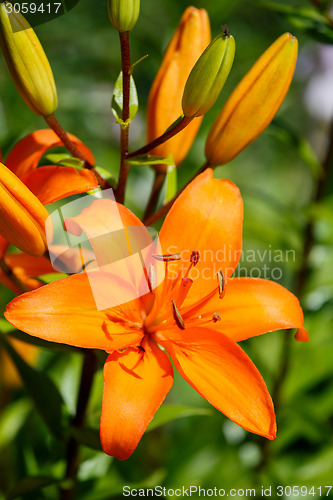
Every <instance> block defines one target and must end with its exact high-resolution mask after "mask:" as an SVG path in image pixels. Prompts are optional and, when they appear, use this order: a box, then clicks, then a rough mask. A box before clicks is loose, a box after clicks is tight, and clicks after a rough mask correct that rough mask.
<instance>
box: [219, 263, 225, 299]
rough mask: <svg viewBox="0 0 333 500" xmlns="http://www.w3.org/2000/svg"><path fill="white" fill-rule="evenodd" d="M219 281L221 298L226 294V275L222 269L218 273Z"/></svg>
mask: <svg viewBox="0 0 333 500" xmlns="http://www.w3.org/2000/svg"><path fill="white" fill-rule="evenodd" d="M217 281H218V284H219V297H220V299H223V297H224V294H225V279H224V275H223V272H222V271H221V269H220V270H219V272H218V273H217Z"/></svg>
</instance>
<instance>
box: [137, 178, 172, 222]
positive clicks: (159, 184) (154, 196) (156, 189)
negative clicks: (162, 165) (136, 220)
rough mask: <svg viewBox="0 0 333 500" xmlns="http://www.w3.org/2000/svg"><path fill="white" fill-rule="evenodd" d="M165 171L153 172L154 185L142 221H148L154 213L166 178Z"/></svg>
mask: <svg viewBox="0 0 333 500" xmlns="http://www.w3.org/2000/svg"><path fill="white" fill-rule="evenodd" d="M166 174H167V173H166V171H159V170H155V179H154V184H153V187H152V190H151V195H150V198H149V201H148V204H147V207H146V210H145V213H144V216H143V218H144V220H146V219H148V218H149V217H150V216H151V215H152V214H153V212H154V210H155V207H156V203H157V201H158V198H159V196H160V194H161V191H162V188H163V184H164V181H165V178H166Z"/></svg>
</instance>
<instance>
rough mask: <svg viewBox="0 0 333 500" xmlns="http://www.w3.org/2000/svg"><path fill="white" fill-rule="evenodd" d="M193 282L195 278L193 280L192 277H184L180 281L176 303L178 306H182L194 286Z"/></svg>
mask: <svg viewBox="0 0 333 500" xmlns="http://www.w3.org/2000/svg"><path fill="white" fill-rule="evenodd" d="M192 283H193V280H191V278H182V280H181V282H180V287H179V292H178V296H177V298H176V303H177V305H178V307H181V305H182V304H183V302H184V300H185V299H186V297H187V294H188V292H189V290H190V288H191V286H192Z"/></svg>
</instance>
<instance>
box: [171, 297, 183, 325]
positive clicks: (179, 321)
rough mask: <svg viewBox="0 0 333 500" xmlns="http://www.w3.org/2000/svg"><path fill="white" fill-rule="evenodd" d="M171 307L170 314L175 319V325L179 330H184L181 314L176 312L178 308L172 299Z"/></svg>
mask: <svg viewBox="0 0 333 500" xmlns="http://www.w3.org/2000/svg"><path fill="white" fill-rule="evenodd" d="M171 307H172V314H173V317H174V319H175V322H176V325H177V326H178V328H180V329H181V330H185V325H184V321H183V318H182V317H181V314H180V312H179V310H178V307H177V306H176V302H175V301H174V300H173V299H171Z"/></svg>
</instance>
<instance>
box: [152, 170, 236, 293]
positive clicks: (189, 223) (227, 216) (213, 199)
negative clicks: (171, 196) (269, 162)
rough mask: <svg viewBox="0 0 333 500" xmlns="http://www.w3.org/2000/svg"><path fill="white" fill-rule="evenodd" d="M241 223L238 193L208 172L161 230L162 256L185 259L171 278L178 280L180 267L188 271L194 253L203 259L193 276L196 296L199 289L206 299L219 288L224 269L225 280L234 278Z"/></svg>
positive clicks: (180, 200)
mask: <svg viewBox="0 0 333 500" xmlns="http://www.w3.org/2000/svg"><path fill="white" fill-rule="evenodd" d="M242 221H243V201H242V198H241V195H240V193H239V189H238V188H237V187H236V186H235V184H233V183H232V182H231V181H228V180H224V179H214V178H213V171H212V170H211V169H207V170H206V171H205V172H203V173H202V174H201V175H199V176H198V177H197V178H196V179H195V180H194V181H193V182H191V184H190V185H189V186H187V188H186V189H185V190H184V191H183V193H182V194H181V195H180V196H179V198H178V199H177V200H176V201H175V203H174V205H173V206H172V207H171V209H170V212H169V213H168V215H167V216H166V218H165V221H164V224H163V226H162V229H161V232H160V241H161V245H162V250H163V253H170V254H180V255H181V257H182V260H180V261H178V262H174V263H172V265H169V270H170V275H171V276H172V275H173V276H177V274H178V273H179V272H181V271H182V270H181V266H183V270H184V271H186V270H187V268H188V266H189V260H190V256H191V252H192V251H193V250H198V251H199V253H200V259H199V262H198V264H197V265H196V267H195V269H194V271H195V272H194V273H193V278H194V284H193V292H194V293H195V289H198V288H200V296H203V295H206V294H207V293H208V292H210V291H211V290H212V289H213V288H214V287H215V288H217V278H216V274H217V272H218V271H219V270H220V269H221V270H222V272H223V274H224V276H225V277H228V276H231V275H232V273H233V271H234V269H235V268H236V266H237V264H238V262H239V259H240V256H241V250H242ZM217 264H218V265H217ZM190 277H192V275H191V274H190ZM196 277H198V278H199V279H196ZM190 293H191V292H190Z"/></svg>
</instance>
